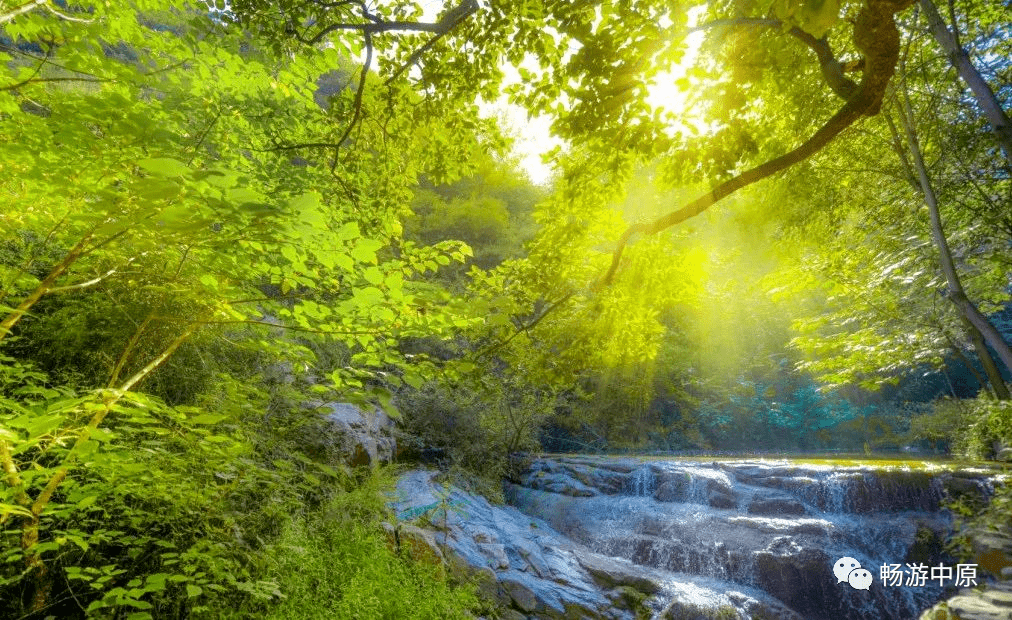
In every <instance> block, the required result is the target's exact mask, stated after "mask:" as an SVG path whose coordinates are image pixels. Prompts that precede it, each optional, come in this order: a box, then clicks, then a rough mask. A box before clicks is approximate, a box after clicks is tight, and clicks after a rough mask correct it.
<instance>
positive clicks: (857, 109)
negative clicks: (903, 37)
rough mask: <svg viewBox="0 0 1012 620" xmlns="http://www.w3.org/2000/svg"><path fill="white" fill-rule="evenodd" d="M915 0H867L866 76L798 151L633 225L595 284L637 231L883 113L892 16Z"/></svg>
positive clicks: (657, 226) (680, 216)
mask: <svg viewBox="0 0 1012 620" xmlns="http://www.w3.org/2000/svg"><path fill="white" fill-rule="evenodd" d="M912 3H913V0H868V2H867V4H866V5H865V6H864V7H863V8H862V9H861V11H860V12H859V13H858V16H857V20H856V22H855V24H854V35H853V40H854V45H855V46H856V47H857V49H858V50H859V51H861V52H862V53H863V54H864V59H865V62H864V77H863V78H862V79H861V83H860V85H858V87H857V89H856V90H855V91H854V93H853V94H852V95H851V96H850V97H849V98H848V99H847V102H846V103H845V104H844V105H843V107H842V108H840V110H839V111H838V112H837V113H836V114H834V115H833V116H832V117H831V118H830V119H829V120H828V121H826V123H825V124H823V125H822V127H820V128H819V130H818V131H816V132H815V134H813V135H812V136H811V137H810V138H809V139H808V140H806V141H805V142H804V143H803V144H801V145H800V146H798V147H797V148H795V149H794V150H793V151H790V152H789V153H786V154H784V155H781V156H780V157H777V158H775V159H772V160H770V161H767V162H765V163H763V164H760V165H758V166H756V167H754V168H751V169H749V170H746V171H745V172H742V173H741V174H739V175H737V176H735V177H733V178H731V179H729V180H727V181H724V182H723V183H721V184H719V185H717V186H716V187H715V188H713V189H712V190H710V191H709V192H707V193H706V194H703V195H702V196H700V197H699V198H696V199H695V200H693V201H692V202H690V203H689V204H687V205H685V206H684V207H682V208H681V209H678V210H676V211H672V212H671V213H668V214H667V215H664V216H661V217H659V218H657V219H656V220H654V221H653V222H651V223H647V224H635V225H633V226H630V227H629V228H628V229H626V231H625V232H624V233H623V234H622V236H621V237H620V238H619V240H618V245H617V247H616V248H615V251H614V253H613V254H612V261H611V265H610V266H609V268H608V271H607V272H606V273H605V275H604V277H603V278H602V279H601V280H600V281H599V282H598V283H597V285H596V286H602V285H603V286H607V285H609V284H611V282H612V279H613V278H614V276H615V272H616V271H617V270H618V266H619V263H620V262H621V260H622V252H623V250H624V249H625V246H626V245H627V244H628V243H629V241H630V240H631V239H632V237H633V235H635V234H638V233H642V234H648V235H652V234H656V233H658V232H661V231H662V230H665V229H667V228H670V227H672V226H674V225H676V224H679V223H681V222H684V221H685V220H687V219H689V218H692V217H695V216H696V215H699V214H700V213H702V212H703V211H705V210H707V209H708V208H710V207H711V206H713V205H714V204H715V203H717V202H718V201H720V200H722V199H723V198H726V197H727V196H729V195H731V194H733V193H734V192H736V191H738V190H739V189H742V188H743V187H747V186H749V185H752V184H753V183H756V182H758V181H761V180H762V179H765V178H767V177H769V176H772V175H774V174H776V173H778V172H781V171H783V170H786V169H787V168H789V167H791V166H793V165H795V164H797V163H800V162H802V161H804V160H806V159H808V158H809V157H811V156H812V155H815V154H816V153H818V152H819V151H821V150H822V149H824V148H825V147H826V146H827V145H829V144H830V143H831V142H832V141H833V140H834V139H835V138H836V137H837V136H838V135H840V133H841V132H842V131H843V130H844V129H846V128H847V127H850V126H851V125H852V124H853V123H854V122H855V121H857V120H858V119H859V118H861V117H862V116H866V115H867V116H872V115H875V114H878V112H879V109H880V108H881V106H882V98H883V96H884V95H885V91H886V87H887V86H888V84H889V80H890V79H892V76H893V74H894V73H895V71H896V63H897V61H898V60H899V51H900V34H899V29H898V28H897V27H896V22H895V21H894V19H893V16H894V15H895V14H896V13H897V12H898V11H901V10H903V9H905V8H907V7H908V6H910V5H911V4H912Z"/></svg>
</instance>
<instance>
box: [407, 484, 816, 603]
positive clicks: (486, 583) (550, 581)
mask: <svg viewBox="0 0 1012 620" xmlns="http://www.w3.org/2000/svg"><path fill="white" fill-rule="evenodd" d="M436 476H437V474H436V472H433V471H428V470H415V471H411V472H409V473H407V474H405V475H403V476H402V477H401V478H400V479H399V481H398V484H397V489H396V492H395V495H394V497H392V498H391V503H390V505H391V507H392V508H393V509H394V510H395V511H396V513H397V524H396V525H391V526H390V528H389V533H390V536H391V539H392V542H393V543H394V544H396V545H398V546H399V547H400V548H401V549H402V550H403V551H405V552H407V553H410V554H411V555H412V556H413V557H415V558H416V559H420V560H423V561H431V562H434V563H439V564H442V565H444V566H445V567H446V569H447V571H448V572H449V574H450V575H451V576H452V577H454V578H456V579H459V580H469V581H472V582H473V583H475V584H476V585H477V587H478V589H479V592H480V593H481V594H482V595H483V596H484V597H486V598H489V599H493V600H495V601H497V602H498V603H499V604H500V605H501V606H502V607H503V608H506V609H508V611H507V612H506V613H505V614H504V615H501V616H500V617H502V618H510V619H513V620H516V619H521V618H539V619H540V618H546V619H554V618H567V619H569V618H572V619H576V618H581V619H597V618H601V619H604V618H607V619H634V618H644V617H654V618H659V619H668V620H707V619H710V618H722V619H725V618H726V619H738V618H749V619H751V618H763V619H764V620H800V617H799V616H798V615H797V614H795V613H794V612H792V611H791V610H789V609H787V608H785V607H784V606H783V605H781V604H779V603H777V602H776V601H775V600H772V599H771V598H770V597H768V596H766V595H764V594H763V593H761V592H758V591H755V590H752V589H750V588H744V587H742V586H740V585H738V584H734V583H730V582H724V581H721V580H718V579H712V578H704V577H695V578H694V577H691V576H687V575H677V576H675V575H673V574H669V573H668V572H666V571H663V570H658V569H656V568H645V567H640V566H637V565H636V564H633V563H632V562H629V561H627V560H624V559H621V558H613V557H609V556H606V555H601V554H598V553H594V552H592V551H590V550H589V549H588V548H586V547H584V546H582V545H580V544H577V543H575V542H573V541H571V540H569V539H567V538H566V537H564V536H562V535H561V534H559V533H557V532H556V531H555V530H553V529H552V528H551V526H549V525H548V524H547V523H546V522H545V521H542V520H541V519H538V518H534V517H530V516H527V515H525V514H523V513H521V512H520V511H518V510H517V509H515V508H511V507H508V506H494V505H492V504H490V503H489V502H488V501H487V500H486V499H485V498H483V497H480V496H476V495H472V494H469V493H465V492H463V491H461V490H460V489H457V488H455V487H452V486H448V485H444V484H441V483H439V482H438V481H437V480H436Z"/></svg>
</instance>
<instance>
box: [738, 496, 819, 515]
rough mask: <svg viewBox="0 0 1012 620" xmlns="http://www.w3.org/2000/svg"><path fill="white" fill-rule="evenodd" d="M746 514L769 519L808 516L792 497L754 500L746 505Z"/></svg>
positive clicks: (799, 503) (801, 505)
mask: <svg viewBox="0 0 1012 620" xmlns="http://www.w3.org/2000/svg"><path fill="white" fill-rule="evenodd" d="M747 510H748V513H749V514H753V515H764V516H769V517H782V516H798V515H804V514H808V509H806V508H805V506H804V504H802V503H801V502H799V501H798V500H796V499H794V498H793V497H768V498H763V499H754V500H752V502H750V503H749V505H748V509H747Z"/></svg>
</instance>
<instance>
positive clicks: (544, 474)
mask: <svg viewBox="0 0 1012 620" xmlns="http://www.w3.org/2000/svg"><path fill="white" fill-rule="evenodd" d="M521 484H523V486H525V487H527V488H530V489H538V490H539V491H548V492H549V493H558V494H559V495H568V496H570V497H593V496H595V495H597V491H595V490H594V489H592V488H590V487H589V486H587V485H586V484H584V483H583V482H581V481H580V480H578V479H577V478H575V477H573V475H572V473H571V472H569V471H566V469H565V468H563V467H561V466H559V465H557V464H555V463H548V462H544V461H542V462H539V463H535V464H534V466H533V467H531V468H530V469H529V470H528V471H527V472H526V473H525V474H524V475H522V477H521Z"/></svg>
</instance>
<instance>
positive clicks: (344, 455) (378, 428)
mask: <svg viewBox="0 0 1012 620" xmlns="http://www.w3.org/2000/svg"><path fill="white" fill-rule="evenodd" d="M308 405H309V406H310V407H311V408H314V409H317V410H319V411H321V412H323V414H324V415H323V418H322V420H321V421H320V424H319V425H317V426H316V428H313V429H311V430H309V431H308V432H307V436H306V438H305V440H306V442H307V452H308V453H309V454H310V456H312V457H314V458H317V459H319V460H321V461H323V462H327V463H345V464H347V465H351V466H353V467H354V466H359V465H377V464H379V463H389V462H390V461H392V460H393V458H394V455H395V454H396V451H397V441H396V439H394V428H395V426H396V423H395V422H394V420H392V419H391V418H390V416H388V415H387V414H386V413H384V412H383V411H382V410H381V409H378V408H374V409H371V410H368V409H363V408H360V407H359V406H357V405H353V404H351V403H333V402H324V403H320V402H314V403H308Z"/></svg>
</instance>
